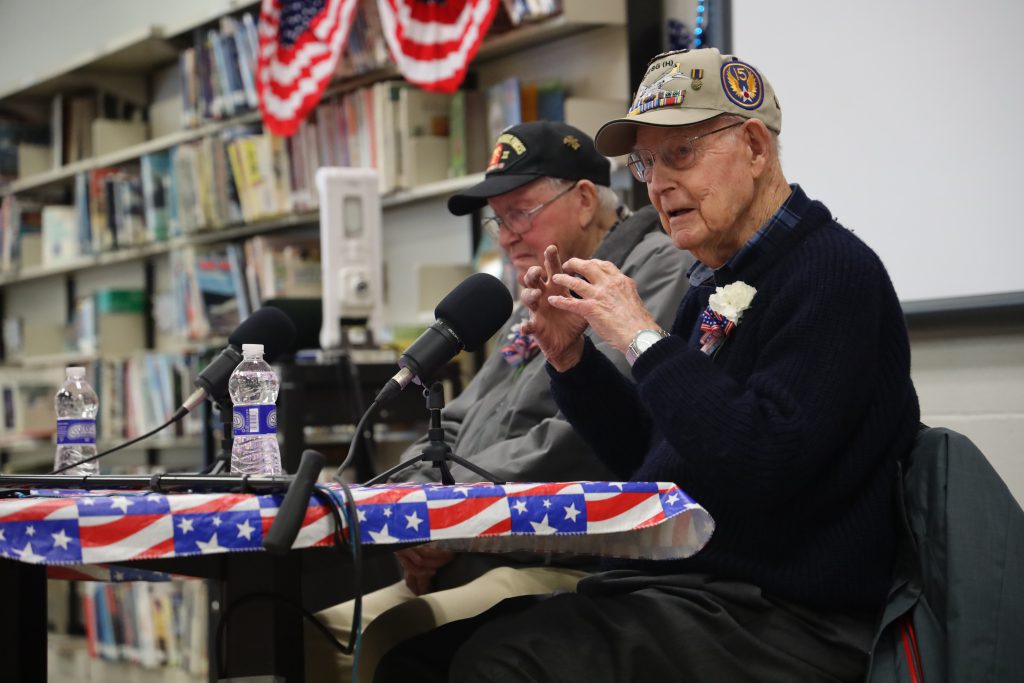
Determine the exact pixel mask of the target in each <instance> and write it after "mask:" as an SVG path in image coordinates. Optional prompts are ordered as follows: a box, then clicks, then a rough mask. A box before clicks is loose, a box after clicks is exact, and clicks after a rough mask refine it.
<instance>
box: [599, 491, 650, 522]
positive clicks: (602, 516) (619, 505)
mask: <svg viewBox="0 0 1024 683" xmlns="http://www.w3.org/2000/svg"><path fill="white" fill-rule="evenodd" d="M652 495H657V494H654V493H648V492H645V493H632V492H629V493H617V494H615V495H614V496H612V497H611V498H604V499H602V500H587V521H588V522H603V521H605V520H608V519H611V518H612V517H618V516H619V515H621V514H624V513H625V512H627V511H628V510H630V509H632V508H635V507H636V506H638V505H642V504H644V503H646V502H647V501H648V500H649V499H650V497H651V496H652Z"/></svg>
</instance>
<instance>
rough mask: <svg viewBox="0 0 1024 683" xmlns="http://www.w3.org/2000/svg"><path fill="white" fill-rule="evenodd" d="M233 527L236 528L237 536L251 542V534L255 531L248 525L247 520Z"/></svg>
mask: <svg viewBox="0 0 1024 683" xmlns="http://www.w3.org/2000/svg"><path fill="white" fill-rule="evenodd" d="M235 526H237V527H238V535H239V536H244V537H245V539H246V540H249V541H251V540H252V532H254V531H256V529H255V528H253V526H252V525H251V524H249V520H245V522H243V523H242V524H236V525H235Z"/></svg>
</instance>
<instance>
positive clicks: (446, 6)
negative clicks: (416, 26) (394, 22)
mask: <svg viewBox="0 0 1024 683" xmlns="http://www.w3.org/2000/svg"><path fill="white" fill-rule="evenodd" d="M390 4H392V5H395V4H401V5H404V6H406V7H407V8H409V13H410V18H412V19H414V20H416V21H420V22H424V23H434V22H440V23H442V24H453V23H455V20H456V19H458V18H459V15H460V14H462V13H463V12H464V11H465V9H466V5H467V4H468V3H467V2H466V0H447V2H440V3H432V2H408V1H405V2H403V1H402V0H399V1H398V2H397V3H395V2H391V3H390ZM395 11H396V12H397V11H398V10H397V8H396V10H395Z"/></svg>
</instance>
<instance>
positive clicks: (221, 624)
mask: <svg viewBox="0 0 1024 683" xmlns="http://www.w3.org/2000/svg"><path fill="white" fill-rule="evenodd" d="M334 481H335V482H336V483H337V484H338V485H339V486H340V487H341V490H342V497H343V498H344V499H345V502H344V505H339V504H338V501H337V500H335V498H334V495H333V494H332V493H331V492H330V490H328V489H326V488H323V487H321V486H320V485H319V484H318V485H316V486H314V487H313V491H312V493H313V495H314V496H316V498H317V500H319V501H320V502H322V503H324V504H325V505H326V506H327V509H328V510H329V511H330V514H331V518H332V520H333V522H334V534H333V538H334V544H333V546H332V547H335V548H337V549H338V551H339V552H341V553H344V552H345V546H346V545H347V546H349V549H350V550H351V553H352V585H353V589H354V590H353V593H354V596H355V597H354V598H353V609H352V626H351V627H350V630H349V637H348V645H345V644H343V643H342V642H341V641H339V640H338V639H337V638H335V637H334V634H333V633H331V631H330V629H328V628H327V627H326V626H324V624H323V622H321V621H320V620H319V619H317V618H316V616H315V615H313V614H312V613H311V612H310V611H309V610H307V609H306V608H305V607H303V606H302V605H298V604H296V603H294V602H292V601H291V600H289V599H288V598H285V597H283V596H281V595H276V594H274V593H263V592H260V593H250V594H248V595H245V596H242V597H241V598H239V599H238V600H236V601H234V602H233V603H231V605H230V606H229V607H228V608H227V609H226V610H225V611H224V614H222V615H221V617H220V620H219V621H218V622H217V631H216V635H215V636H214V649H213V658H214V661H213V662H211V668H212V669H213V670H215V671H217V672H218V678H219V679H223V678H226V677H227V671H226V664H227V662H226V661H225V660H226V656H225V655H226V652H225V651H224V632H225V630H226V628H227V623H228V618H229V617H230V616H231V615H232V614H233V613H234V611H235V610H236V609H237V608H238V607H240V606H242V605H244V604H246V603H248V602H252V601H255V600H269V601H272V602H278V603H280V604H282V605H286V606H287V607H289V608H291V609H292V610H293V611H295V612H298V613H299V614H300V615H301V616H302V618H303V619H305V620H306V621H308V622H309V623H310V624H312V625H313V627H314V628H316V630H317V631H318V632H319V633H320V634H321V635H322V636H323V637H324V638H325V639H326V640H327V642H329V643H330V644H331V646H332V647H334V649H336V650H337V651H338V652H341V653H342V654H346V655H350V656H351V657H352V680H356V674H357V672H358V667H359V653H360V649H361V648H360V646H361V645H362V635H363V634H362V630H363V628H362V624H363V593H362V582H363V550H362V536H361V535H360V531H359V512H358V510H357V509H356V501H355V498H354V497H353V496H352V491H351V489H349V487H348V484H346V483H345V482H344V481H342V480H341V478H339V477H334ZM342 513H345V517H346V521H347V522H348V529H349V540H348V542H346V541H345V537H344V536H343V535H342V532H341V530H342V521H341V515H342ZM346 559H347V556H346Z"/></svg>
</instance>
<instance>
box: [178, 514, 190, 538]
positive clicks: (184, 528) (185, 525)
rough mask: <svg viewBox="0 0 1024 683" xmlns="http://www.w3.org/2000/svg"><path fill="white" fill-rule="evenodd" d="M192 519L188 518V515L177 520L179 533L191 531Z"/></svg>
mask: <svg viewBox="0 0 1024 683" xmlns="http://www.w3.org/2000/svg"><path fill="white" fill-rule="evenodd" d="M192 521H193V520H191V519H189V518H188V517H182V518H181V521H180V522H178V528H179V529H181V533H183V534H187V533H188V532H190V531H193V529H192Z"/></svg>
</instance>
